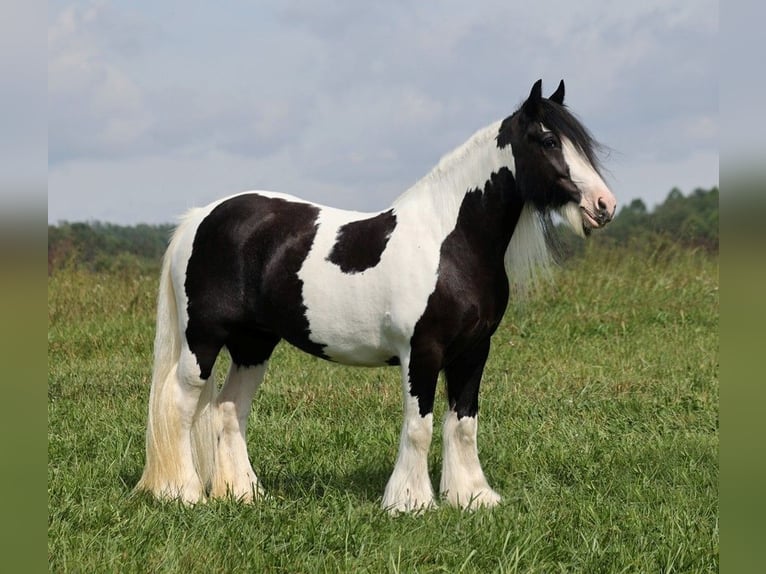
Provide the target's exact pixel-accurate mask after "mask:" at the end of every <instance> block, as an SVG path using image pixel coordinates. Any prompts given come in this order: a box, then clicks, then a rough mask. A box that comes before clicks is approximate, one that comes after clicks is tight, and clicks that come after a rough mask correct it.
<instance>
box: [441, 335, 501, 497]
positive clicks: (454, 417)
mask: <svg viewBox="0 0 766 574" xmlns="http://www.w3.org/2000/svg"><path fill="white" fill-rule="evenodd" d="M488 355H489V338H487V339H486V340H485V341H482V342H481V343H479V344H478V345H477V346H475V347H474V348H472V349H471V350H469V351H467V352H465V353H463V355H461V356H459V357H457V358H456V359H454V360H453V361H451V362H450V364H449V365H448V366H447V368H446V369H445V371H444V374H445V377H446V379H447V396H448V399H449V409H448V410H447V414H446V416H445V417H444V429H443V430H444V440H443V449H444V458H443V466H442V477H441V484H440V488H439V490H440V491H441V494H442V496H443V497H445V498H446V499H447V502H449V503H450V504H452V505H453V506H459V507H461V508H477V507H480V506H495V505H496V504H497V503H498V502H500V495H499V494H497V493H496V492H495V491H494V490H492V488H490V486H489V483H488V482H487V479H486V478H485V476H484V471H483V470H482V468H481V463H480V462H479V452H478V448H477V442H476V435H477V431H478V426H479V425H478V423H479V421H478V411H479V384H480V383H481V375H482V373H483V371H484V364H485V363H486V361H487V356H488Z"/></svg>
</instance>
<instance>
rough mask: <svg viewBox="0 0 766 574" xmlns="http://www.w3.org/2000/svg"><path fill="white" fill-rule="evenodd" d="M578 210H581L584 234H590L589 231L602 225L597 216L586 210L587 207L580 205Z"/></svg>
mask: <svg viewBox="0 0 766 574" xmlns="http://www.w3.org/2000/svg"><path fill="white" fill-rule="evenodd" d="M580 211H581V212H582V230H583V232H584V233H585V235H590V233H591V231H593V230H594V229H598V228H599V227H601V226H602V225H601V223H599V221H598V219H597V217H596V216H595V215H594V214H592V213H591V212H590V211H588V208H587V207H585V206H582V205H581V206H580Z"/></svg>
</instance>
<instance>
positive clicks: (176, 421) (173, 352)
mask: <svg viewBox="0 0 766 574" xmlns="http://www.w3.org/2000/svg"><path fill="white" fill-rule="evenodd" d="M196 211H197V210H193V211H192V212H190V213H189V214H188V215H187V216H186V217H184V219H183V220H182V221H181V223H180V225H179V226H178V228H177V229H176V231H175V233H174V234H173V237H172V239H171V241H170V245H169V246H168V249H167V251H166V253H165V257H164V259H163V262H162V271H161V275H160V286H159V296H158V300H157V330H156V335H155V339H154V369H153V372H152V386H151V391H150V393H149V413H148V421H147V429H146V466H145V467H144V472H143V475H142V476H141V479H140V480H139V482H138V484H137V485H136V489H137V490H147V491H149V492H151V493H153V494H154V495H155V496H156V497H158V498H181V499H182V500H184V501H185V502H190V503H194V502H197V501H198V500H199V499H201V498H202V497H203V496H204V493H205V489H206V488H208V487H209V485H210V483H211V481H212V476H213V472H214V469H215V455H216V442H217V435H218V425H217V421H216V411H217V409H216V408H215V398H216V393H217V388H216V383H215V376H214V374H213V373H211V375H210V377H208V379H207V380H206V381H202V380H201V379H199V378H196V377H194V378H193V380H189V375H188V374H186V375H185V376H184V373H183V372H181V373H179V365H180V364H181V353H182V345H183V341H182V338H183V331H184V328H183V327H182V325H181V323H180V321H179V315H178V303H177V298H176V291H175V287H174V285H173V274H172V266H173V259H174V257H173V256H174V254H175V253H176V250H177V249H178V247H179V245H180V244H181V243H183V242H184V240H185V236H186V234H187V233H194V230H195V229H196V219H197V218H196V217H194V215H195V213H196ZM187 352H188V351H187ZM181 371H183V369H181Z"/></svg>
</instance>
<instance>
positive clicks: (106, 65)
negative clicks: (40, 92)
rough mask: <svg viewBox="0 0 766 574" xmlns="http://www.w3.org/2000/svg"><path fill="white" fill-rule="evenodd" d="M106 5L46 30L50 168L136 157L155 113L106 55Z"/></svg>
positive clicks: (76, 12)
mask: <svg viewBox="0 0 766 574" xmlns="http://www.w3.org/2000/svg"><path fill="white" fill-rule="evenodd" d="M104 11H105V5H103V4H92V5H88V6H86V7H79V6H68V7H66V8H64V9H63V10H62V11H61V12H60V13H59V14H58V15H57V18H56V19H55V20H54V22H53V23H52V24H50V25H49V27H48V109H49V119H48V125H49V142H48V155H49V162H50V163H57V162H60V161H64V160H67V159H73V158H78V157H89V158H102V157H109V156H113V155H119V154H125V153H136V152H137V151H138V150H140V149H142V148H144V147H145V146H146V144H147V137H148V133H149V128H150V126H151V123H152V118H151V113H150V111H149V110H148V109H147V107H146V103H145V97H144V94H143V91H142V90H141V89H140V88H139V86H137V85H136V83H135V82H134V81H133V80H132V79H131V78H130V77H129V75H128V74H127V73H126V72H125V71H124V70H122V69H120V67H119V66H117V65H115V64H114V63H113V62H111V61H109V60H108V59H107V58H106V57H105V54H104V53H103V50H102V45H103V42H104V37H103V34H102V28H101V26H100V24H101V21H102V19H103V16H104Z"/></svg>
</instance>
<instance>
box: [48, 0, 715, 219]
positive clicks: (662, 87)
mask: <svg viewBox="0 0 766 574" xmlns="http://www.w3.org/2000/svg"><path fill="white" fill-rule="evenodd" d="M718 27H719V22H718V3H717V2H714V1H709V0H689V1H686V0H676V1H667V0H645V1H643V2H640V3H638V2H631V3H627V2H619V3H617V2H596V1H594V0H582V1H580V2H571V0H566V1H561V0H547V1H546V2H537V3H529V2H523V3H521V2H509V1H508V0H499V1H476V2H470V3H469V2H464V1H461V2H457V1H454V2H453V1H447V2H439V3H436V2H415V1H390V2H385V3H366V2H358V1H352V0H334V1H332V0H327V1H314V2H309V1H307V0H288V1H281V2H277V1H273V2H270V1H260V2H242V1H235V0H233V1H230V2H226V3H211V2H196V1H190V0H186V1H183V2H180V1H175V0H171V1H164V2H145V1H142V2H136V1H133V2H128V1H107V0H101V1H82V2H74V1H68V2H61V1H56V0H51V1H50V2H49V3H48V222H49V223H58V222H62V221H96V220H98V221H104V222H112V223H119V224H136V223H167V222H173V221H175V220H176V219H177V217H178V216H179V215H180V214H182V213H183V212H184V211H185V210H187V209H188V208H190V207H193V206H200V205H205V204H207V203H209V202H210V201H213V200H215V199H218V198H220V197H224V196H227V195H231V194H234V193H238V192H240V191H245V190H252V189H266V190H272V191H279V192H285V193H291V194H294V195H298V196H301V197H304V198H306V199H309V200H311V201H315V202H319V203H323V204H328V205H333V206H336V207H342V208H348V209H357V210H363V211H375V210H380V209H384V208H386V207H387V206H388V205H389V204H390V203H391V202H392V201H393V199H394V198H396V197H397V196H398V195H399V194H400V193H402V192H404V191H405V190H406V189H407V188H408V187H409V186H410V185H412V184H413V183H415V182H416V181H417V180H418V179H419V178H420V177H422V176H423V175H425V174H426V173H427V172H428V171H429V170H430V169H431V168H432V167H433V166H434V165H435V164H436V163H437V162H438V160H439V158H440V157H441V156H442V155H444V154H445V153H447V152H449V151H450V150H452V149H454V148H455V147H457V146H458V145H460V144H461V143H462V142H464V141H465V140H466V139H467V138H468V137H470V136H471V134H473V133H474V132H475V131H476V130H478V129H480V128H482V127H484V126H486V125H489V124H490V123H492V122H494V121H496V120H500V119H503V118H504V117H506V116H508V115H510V114H511V113H513V111H514V110H515V109H516V108H517V107H518V105H519V104H520V103H521V102H522V101H523V100H524V99H525V97H526V96H527V95H528V93H529V90H530V88H531V86H532V84H533V83H534V82H535V81H536V80H537V79H538V78H542V80H543V90H544V92H545V93H550V92H552V91H553V90H554V89H555V88H556V86H557V84H558V82H559V80H560V79H562V78H563V79H564V80H565V82H566V88H567V96H566V103H567V104H568V106H569V107H570V109H571V110H572V111H573V112H574V113H575V114H577V115H578V117H580V119H581V120H582V121H583V123H584V124H585V125H586V126H587V127H588V128H589V129H590V130H591V131H592V133H593V134H594V135H595V137H596V138H597V139H598V140H599V141H601V142H602V143H603V144H605V145H606V146H607V149H608V152H607V154H606V157H604V165H605V168H606V178H607V180H608V183H609V184H610V187H611V188H612V190H613V192H614V193H615V195H616V196H617V197H618V201H620V203H622V204H627V203H630V201H632V200H633V199H636V198H640V199H642V200H643V201H644V202H645V203H646V204H647V206H648V207H650V208H651V207H653V206H654V205H656V204H658V203H661V202H662V201H663V200H664V198H665V197H666V196H667V194H668V192H669V191H670V189H671V188H673V187H678V188H680V189H681V190H682V191H683V192H684V193H689V192H691V191H692V190H693V189H695V188H697V187H703V188H709V187H712V186H714V185H718V177H719V171H718V167H719V152H718V148H719V133H718V132H719V119H718V106H719V103H718V81H719V79H718V74H719V61H720V57H719V49H718Z"/></svg>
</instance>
